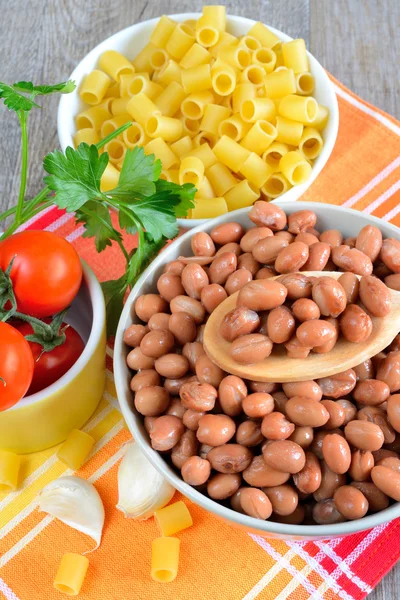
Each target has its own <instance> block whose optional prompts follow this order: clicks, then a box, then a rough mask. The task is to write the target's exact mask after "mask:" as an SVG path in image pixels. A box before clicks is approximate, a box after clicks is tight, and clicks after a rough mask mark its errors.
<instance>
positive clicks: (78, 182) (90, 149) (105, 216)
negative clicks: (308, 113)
mask: <svg viewBox="0 0 400 600" xmlns="http://www.w3.org/2000/svg"><path fill="white" fill-rule="evenodd" d="M74 88H75V84H74V83H73V82H71V81H68V82H63V83H60V84H57V85H54V86H34V85H33V84H32V83H30V82H23V81H22V82H18V83H15V84H13V85H11V86H10V85H6V84H3V83H1V82H0V98H3V100H4V103H5V104H6V106H7V107H8V108H9V109H10V110H13V111H14V112H16V113H17V115H18V118H19V120H20V123H21V134H22V173H21V186H20V193H19V198H18V204H17V206H16V207H15V208H12V209H9V210H8V211H5V212H4V213H3V214H2V215H0V220H2V219H5V218H6V217H8V216H11V215H15V219H14V223H13V224H12V225H11V226H10V227H9V228H8V229H7V231H6V232H5V233H4V234H3V238H4V237H8V236H9V235H11V234H12V233H14V231H15V230H16V229H17V228H18V227H19V226H20V225H21V224H22V223H24V222H26V221H27V220H28V219H30V218H31V217H33V216H35V215H36V214H38V213H39V212H40V211H41V210H43V209H44V208H47V207H48V206H51V205H52V204H55V205H57V206H58V207H59V208H62V209H65V210H66V211H67V212H73V213H75V219H76V221H77V223H80V224H82V225H83V227H84V229H85V232H84V234H83V235H84V237H88V238H93V239H94V243H95V246H96V250H97V251H98V252H102V251H103V250H105V249H106V248H107V247H108V246H111V245H112V244H114V243H115V244H117V245H118V246H119V247H120V249H121V252H122V253H123V255H124V258H125V261H126V268H125V272H124V274H123V275H122V276H121V277H120V278H119V279H117V280H110V281H106V282H103V284H102V286H103V291H104V295H105V299H106V306H107V327H108V333H109V334H112V333H115V330H116V326H117V323H118V319H119V316H120V314H121V310H122V306H123V300H124V297H125V294H126V292H127V291H128V290H129V289H130V288H131V287H132V286H133V285H134V283H135V282H136V280H137V278H138V277H139V275H140V274H141V272H142V271H143V270H144V269H145V267H146V266H147V265H148V264H149V262H150V261H151V260H152V259H153V258H154V256H155V255H156V254H157V253H158V252H159V250H160V249H161V248H162V247H163V246H164V244H165V243H166V241H167V240H170V239H173V238H174V237H175V236H176V235H177V234H178V225H177V221H176V218H177V217H183V216H186V215H187V213H188V211H189V210H190V208H192V207H193V206H194V202H193V198H194V194H195V192H196V188H195V187H194V186H193V185H192V184H185V185H183V186H180V185H177V184H175V183H172V182H168V181H164V180H162V179H160V178H159V177H160V174H161V168H162V165H161V162H160V161H159V160H156V159H155V157H154V155H149V156H147V155H146V154H145V152H144V150H143V148H141V147H139V146H137V147H135V148H133V149H132V150H127V152H126V155H125V159H124V163H123V166H122V169H121V174H120V178H119V182H118V185H117V187H115V188H114V189H112V190H109V191H107V192H104V191H102V190H101V185H100V183H101V177H102V175H103V173H104V171H105V169H106V167H107V165H108V162H109V156H108V154H107V153H106V152H103V153H100V152H99V151H100V149H101V148H102V147H103V146H104V145H105V144H106V143H107V142H108V141H110V140H111V139H113V138H114V137H116V136H118V135H120V134H121V133H122V131H124V130H125V129H127V128H128V127H130V125H131V123H126V124H125V125H123V126H122V127H120V128H119V129H118V130H117V131H115V132H113V133H112V134H110V135H109V136H107V138H105V139H104V140H102V141H101V142H100V143H98V144H96V145H91V146H89V145H88V144H85V143H82V144H80V145H79V146H78V148H77V149H74V148H71V147H68V148H67V149H66V151H65V153H63V152H61V151H60V150H54V152H51V153H50V154H48V155H47V156H46V157H45V159H44V161H43V166H44V169H45V171H46V173H47V175H46V176H45V177H44V182H45V183H46V187H45V188H44V189H43V190H42V191H41V192H40V193H39V194H38V195H37V196H36V197H35V198H33V199H31V200H25V190H26V173H27V158H28V137H27V127H26V125H27V114H28V113H29V111H30V110H31V109H32V108H40V107H39V105H38V104H37V102H36V99H37V96H41V95H46V94H51V93H53V92H59V93H68V92H71V91H72V90H73V89H74ZM113 211H117V212H118V225H119V228H116V227H115V226H114V224H113V220H112V218H111V214H112V212H113ZM123 232H125V234H128V235H133V234H137V239H138V245H137V248H136V249H135V250H133V251H131V252H128V250H127V249H126V248H125V245H124V236H123V234H122V233H123ZM3 238H1V239H3Z"/></svg>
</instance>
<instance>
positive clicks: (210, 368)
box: [196, 354, 225, 388]
mask: <svg viewBox="0 0 400 600" xmlns="http://www.w3.org/2000/svg"><path fill="white" fill-rule="evenodd" d="M196 376H197V379H198V380H199V381H200V383H209V384H211V385H212V386H214V387H215V388H217V387H218V386H219V384H220V383H221V381H222V380H223V378H224V377H225V372H224V371H223V370H222V369H220V368H219V367H218V365H216V364H215V363H213V362H212V360H210V359H209V358H208V356H207V355H206V354H202V356H199V358H198V359H197V362H196Z"/></svg>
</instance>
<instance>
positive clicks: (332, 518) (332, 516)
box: [312, 498, 345, 525]
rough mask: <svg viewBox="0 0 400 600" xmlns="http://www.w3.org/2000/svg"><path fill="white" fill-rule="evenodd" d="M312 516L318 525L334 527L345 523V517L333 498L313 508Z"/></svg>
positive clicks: (318, 503)
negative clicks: (336, 524)
mask: <svg viewBox="0 0 400 600" xmlns="http://www.w3.org/2000/svg"><path fill="white" fill-rule="evenodd" d="M312 516H313V519H314V521H315V522H316V523H317V524H318V525H334V524H335V523H343V521H345V518H344V516H343V515H342V514H341V513H340V512H339V511H338V509H337V508H336V506H335V503H334V501H333V499H332V498H327V499H326V500H322V501H321V502H317V504H316V505H315V506H314V507H313V510H312Z"/></svg>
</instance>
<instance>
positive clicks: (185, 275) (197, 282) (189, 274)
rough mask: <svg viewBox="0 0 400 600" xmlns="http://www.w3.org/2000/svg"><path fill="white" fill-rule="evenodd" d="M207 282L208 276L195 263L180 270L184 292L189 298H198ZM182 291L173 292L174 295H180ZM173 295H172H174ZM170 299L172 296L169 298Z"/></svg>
mask: <svg viewBox="0 0 400 600" xmlns="http://www.w3.org/2000/svg"><path fill="white" fill-rule="evenodd" d="M208 284H209V281H208V276H207V273H206V272H205V270H204V269H203V268H202V267H201V266H200V265H197V264H196V263H191V264H189V265H186V267H185V268H184V269H183V271H182V285H183V287H184V290H185V292H186V293H187V295H188V296H190V297H191V298H194V299H195V300H200V297H201V291H202V289H203V288H205V287H206V286H207V285H208ZM181 293H182V292H180V293H177V294H175V296H179V295H181ZM175 296H174V297H175ZM171 300H172V298H171Z"/></svg>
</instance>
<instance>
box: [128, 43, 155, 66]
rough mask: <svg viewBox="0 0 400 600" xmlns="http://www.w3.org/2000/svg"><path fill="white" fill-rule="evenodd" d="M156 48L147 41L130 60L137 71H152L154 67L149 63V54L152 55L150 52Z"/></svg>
mask: <svg viewBox="0 0 400 600" xmlns="http://www.w3.org/2000/svg"><path fill="white" fill-rule="evenodd" d="M156 48H157V46H155V45H154V44H153V43H151V42H149V43H148V44H146V46H145V47H144V48H143V49H142V50H140V52H139V53H138V54H137V55H136V56H135V58H134V59H133V61H132V64H133V65H134V67H135V69H136V71H137V72H138V73H141V72H146V73H150V74H151V73H153V71H154V69H153V67H152V66H151V65H150V56H151V55H152V53H153V52H154V50H155V49H156Z"/></svg>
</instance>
